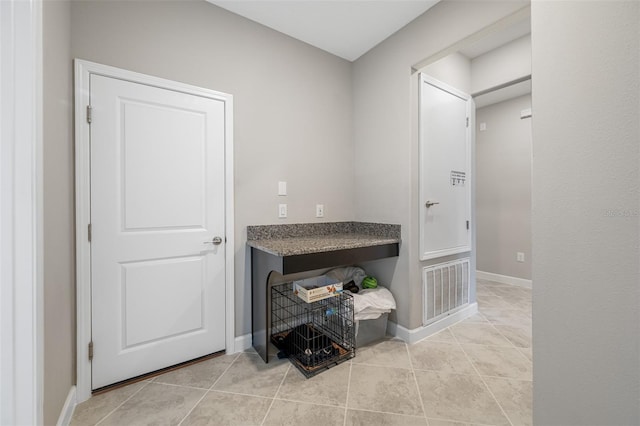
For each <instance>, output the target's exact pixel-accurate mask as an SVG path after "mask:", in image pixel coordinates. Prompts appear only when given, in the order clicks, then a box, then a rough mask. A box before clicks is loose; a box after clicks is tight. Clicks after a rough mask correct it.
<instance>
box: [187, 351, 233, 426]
mask: <svg viewBox="0 0 640 426" xmlns="http://www.w3.org/2000/svg"><path fill="white" fill-rule="evenodd" d="M241 353H242V352H239V353H238V355H236V357H235V358H234V359H233V361H231V362H230V363H229V365H227V368H225V369H224V371H223V372H222V374H220V375H219V376H218V378H217V379H216V380H215V381H214V382H213V384H212V385H211V386H209V389H202V388H199V389H201V390H204V394H202V396H201V397H200V399H198V401H196V403H195V404H193V407H191V409H190V410H189V411H188V412H187V414H185V415H184V417H183V418H182V420H180V423H178V426H180V425H182V422H184V421H185V420H186V419H187V417H189V416H190V415H191V413H192V412H193V410H195V409H196V407H197V406H198V405H200V403H201V402H202V400H203V399H204V398H205V397H206V396H207V394H208V393H209V391H210V390H211V388H213V387H214V386H215V384H216V383H218V381H219V380H220V378H221V377H222V376H224V373H226V372H227V371H228V370H229V369H230V368H231V366H232V365H233V364H235V362H236V361H237V360H238V358H240V354H241Z"/></svg>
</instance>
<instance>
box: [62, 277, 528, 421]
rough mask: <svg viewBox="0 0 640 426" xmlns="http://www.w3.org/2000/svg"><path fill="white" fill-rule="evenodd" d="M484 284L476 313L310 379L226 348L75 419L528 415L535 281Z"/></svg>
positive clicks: (83, 407)
mask: <svg viewBox="0 0 640 426" xmlns="http://www.w3.org/2000/svg"><path fill="white" fill-rule="evenodd" d="M477 288H478V304H479V307H480V309H479V310H480V312H479V313H478V314H477V315H475V316H473V317H471V318H469V319H467V320H465V321H462V322H460V323H458V324H455V325H453V326H451V327H449V328H448V329H445V330H443V331H442V332H440V333H438V334H436V335H434V336H431V337H429V338H427V339H425V340H423V341H421V342H419V343H416V344H414V345H407V344H405V343H404V342H402V341H399V340H395V339H388V340H384V341H381V342H379V343H377V344H374V345H371V346H369V347H365V348H362V349H360V350H358V351H357V353H356V357H355V358H353V359H352V360H351V361H348V362H345V363H343V364H341V365H339V366H337V367H334V368H332V369H330V370H328V371H326V372H323V373H321V374H319V375H318V376H316V377H314V378H311V379H305V378H304V377H303V376H302V374H300V372H298V370H297V369H296V368H295V367H293V366H292V365H291V364H290V363H289V362H288V361H286V360H278V359H277V358H273V360H271V361H270V362H269V364H265V363H264V362H263V361H262V360H261V359H260V357H259V356H258V355H257V354H256V353H255V352H245V353H241V354H234V355H224V356H221V357H218V358H214V359H211V360H208V361H205V362H202V363H199V364H195V365H191V366H189V367H185V368H182V369H180V370H175V371H172V372H169V373H165V374H164V375H161V376H157V377H155V378H153V379H152V380H148V381H143V382H139V383H135V384H131V385H129V386H126V387H123V388H119V389H115V390H113V391H110V392H107V393H104V394H101V395H98V396H94V397H92V398H91V399H90V400H89V401H87V402H85V403H83V404H80V405H78V406H77V407H76V410H75V413H74V415H73V419H72V421H71V424H72V425H96V424H100V425H151V424H154V425H165V424H166V425H177V424H180V425H322V426H330V425H429V426H456V425H458V426H460V425H514V426H515V425H530V424H531V423H532V421H531V383H532V382H531V380H532V378H531V290H528V289H524V288H520V287H513V286H509V285H504V284H499V283H495V282H492V281H484V280H478V287H477Z"/></svg>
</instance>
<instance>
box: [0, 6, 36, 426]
mask: <svg viewBox="0 0 640 426" xmlns="http://www.w3.org/2000/svg"><path fill="white" fill-rule="evenodd" d="M42 75H43V74H42V2H41V0H9V1H0V313H1V315H0V378H1V380H0V424H3V425H4V424H25V425H26V424H34V425H35V424H42V422H43V397H44V385H43V380H44V320H43V316H44V301H43V295H44V290H43V251H42V247H43V245H42V235H43V217H44V215H43V209H42V205H43V185H42V174H43V168H42V152H43V147H42V102H43V101H42Z"/></svg>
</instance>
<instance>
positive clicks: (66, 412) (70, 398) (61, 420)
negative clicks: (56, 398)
mask: <svg viewBox="0 0 640 426" xmlns="http://www.w3.org/2000/svg"><path fill="white" fill-rule="evenodd" d="M75 408H76V387H75V386H71V389H69V394H68V395H67V399H66V400H65V401H64V405H63V406H62V411H61V412H60V417H58V422H57V423H56V426H69V423H71V417H73V411H74V410H75Z"/></svg>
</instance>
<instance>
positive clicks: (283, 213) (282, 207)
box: [278, 204, 287, 219]
mask: <svg viewBox="0 0 640 426" xmlns="http://www.w3.org/2000/svg"><path fill="white" fill-rule="evenodd" d="M278 217H279V218H280V219H284V218H285V217H287V205H286V204H278Z"/></svg>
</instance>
